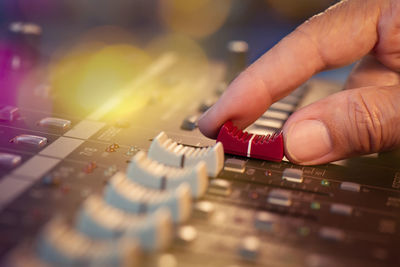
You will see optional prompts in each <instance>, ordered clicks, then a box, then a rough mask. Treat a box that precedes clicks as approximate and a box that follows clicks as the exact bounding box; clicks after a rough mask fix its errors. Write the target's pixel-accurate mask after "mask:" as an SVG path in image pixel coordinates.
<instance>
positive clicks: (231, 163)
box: [224, 159, 246, 173]
mask: <svg viewBox="0 0 400 267" xmlns="http://www.w3.org/2000/svg"><path fill="white" fill-rule="evenodd" d="M245 168H246V161H244V160H241V159H227V160H226V161H225V167H224V170H226V171H231V172H238V173H244V170H245Z"/></svg>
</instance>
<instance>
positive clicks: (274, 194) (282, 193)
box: [267, 189, 292, 207]
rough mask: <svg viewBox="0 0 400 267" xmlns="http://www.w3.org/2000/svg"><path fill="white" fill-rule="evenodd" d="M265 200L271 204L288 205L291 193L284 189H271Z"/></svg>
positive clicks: (290, 201)
mask: <svg viewBox="0 0 400 267" xmlns="http://www.w3.org/2000/svg"><path fill="white" fill-rule="evenodd" d="M267 202H268V203H269V204H273V205H278V206H284V207H289V206H290V205H292V200H291V194H290V192H289V191H286V190H281V189H272V190H271V191H270V192H269V194H268V199H267Z"/></svg>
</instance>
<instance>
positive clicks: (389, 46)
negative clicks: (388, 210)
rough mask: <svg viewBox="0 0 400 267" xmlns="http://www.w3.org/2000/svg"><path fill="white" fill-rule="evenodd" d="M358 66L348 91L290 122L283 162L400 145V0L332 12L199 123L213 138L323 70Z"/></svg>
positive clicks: (263, 62)
mask: <svg viewBox="0 0 400 267" xmlns="http://www.w3.org/2000/svg"><path fill="white" fill-rule="evenodd" d="M357 60H360V61H359V62H358V64H357V65H356V67H355V68H354V70H353V72H352V73H351V75H350V77H349V79H348V81H347V83H346V85H345V89H348V90H344V91H342V92H339V93H336V94H334V95H331V96H329V97H327V98H325V99H322V100H320V101H318V102H316V103H313V104H311V105H309V106H307V107H304V108H302V109H300V110H298V111H297V112H295V113H294V114H292V116H290V118H289V120H288V121H287V122H286V123H285V125H284V127H283V134H284V139H285V154H286V157H287V158H288V159H289V160H290V161H292V162H294V163H298V164H307V165H309V164H322V163H326V162H330V161H334V160H338V159H343V158H346V157H350V156H354V155H360V154H366V153H373V152H378V151H383V150H389V149H393V148H396V147H399V145H400V0H348V1H342V2H339V3H338V4H336V5H334V6H332V7H330V8H329V9H327V10H326V11H324V12H323V13H321V14H318V15H316V16H314V17H312V18H310V19H309V20H308V21H306V22H305V23H303V24H302V25H300V26H299V27H298V28H297V29H296V30H295V31H294V32H292V33H291V34H289V35H288V36H286V37H285V38H284V39H282V40H281V41H280V42H279V43H278V44H277V45H275V46H274V47H273V48H272V49H270V50H269V51H268V52H267V53H265V54H264V55H263V56H262V57H260V58H259V59H258V60H257V61H256V62H254V63H253V64H252V65H251V66H249V67H248V68H247V69H246V70H245V71H243V72H242V73H241V74H240V75H239V76H238V77H237V78H236V79H235V80H234V81H233V82H232V83H231V84H230V86H229V88H228V89H227V90H226V92H225V93H224V94H223V95H222V97H221V98H220V99H219V101H218V102H217V103H216V104H215V105H214V106H213V107H212V108H210V109H209V110H208V111H207V112H206V113H205V114H204V115H203V117H202V118H201V119H200V121H199V127H200V130H201V132H202V133H203V134H204V135H206V136H208V137H211V138H215V137H216V135H217V134H218V131H219V128H220V127H221V126H222V125H223V124H224V123H225V122H226V121H227V120H232V121H233V123H234V124H235V125H237V126H238V127H240V128H242V129H243V128H245V127H247V126H248V125H250V124H251V123H253V122H254V121H255V120H256V119H257V118H258V117H259V116H261V115H262V114H263V113H264V111H265V110H267V109H268V107H269V106H270V105H271V104H272V103H273V102H275V101H277V100H279V99H281V98H282V97H284V96H286V95H288V94H289V93H290V92H291V91H292V90H294V89H295V88H297V87H298V86H299V85H301V84H302V83H304V82H305V81H307V80H308V79H309V78H310V77H311V76H312V75H314V74H315V73H318V72H320V71H322V70H326V69H331V68H336V67H341V66H344V65H347V64H350V63H352V62H355V61H357Z"/></svg>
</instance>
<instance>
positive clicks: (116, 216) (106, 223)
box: [77, 195, 173, 251]
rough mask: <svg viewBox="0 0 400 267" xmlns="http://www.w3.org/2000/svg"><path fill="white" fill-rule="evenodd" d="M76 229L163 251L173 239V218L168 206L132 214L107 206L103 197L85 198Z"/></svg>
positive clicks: (90, 234) (104, 237) (146, 248)
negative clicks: (135, 241) (130, 241)
mask: <svg viewBox="0 0 400 267" xmlns="http://www.w3.org/2000/svg"><path fill="white" fill-rule="evenodd" d="M77 229H78V230H79V231H80V232H82V233H84V234H85V235H87V236H89V237H90V238H93V239H99V240H101V239H105V240H107V239H115V238H120V237H126V238H132V239H133V240H139V241H140V247H141V248H142V249H144V250H146V251H155V250H162V249H165V248H166V247H168V245H169V244H170V242H171V241H172V236H173V233H172V219H171V214H170V212H169V210H168V209H165V208H164V209H163V208H161V209H159V210H157V211H156V212H154V213H152V214H150V215H147V216H146V215H133V214H129V213H126V212H123V211H121V210H119V209H116V208H114V207H112V206H110V205H108V204H107V203H106V202H104V200H103V199H102V198H101V197H100V196H96V195H93V196H90V197H89V198H88V199H86V201H85V203H84V204H83V207H82V209H81V211H80V213H79V216H78V220H77Z"/></svg>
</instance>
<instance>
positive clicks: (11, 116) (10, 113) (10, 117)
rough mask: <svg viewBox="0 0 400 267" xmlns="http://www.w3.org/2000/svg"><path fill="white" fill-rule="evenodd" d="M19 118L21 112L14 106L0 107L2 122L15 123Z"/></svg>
mask: <svg viewBox="0 0 400 267" xmlns="http://www.w3.org/2000/svg"><path fill="white" fill-rule="evenodd" d="M18 116H19V110H18V108H17V107H13V106H2V107H0V120H2V121H14V120H15V119H16V118H17V117H18Z"/></svg>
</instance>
